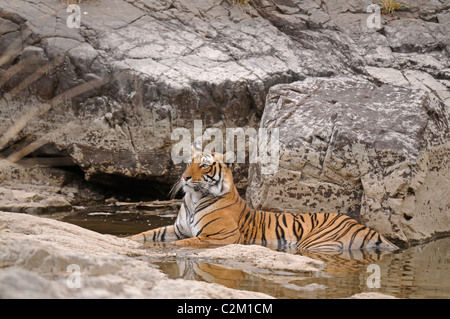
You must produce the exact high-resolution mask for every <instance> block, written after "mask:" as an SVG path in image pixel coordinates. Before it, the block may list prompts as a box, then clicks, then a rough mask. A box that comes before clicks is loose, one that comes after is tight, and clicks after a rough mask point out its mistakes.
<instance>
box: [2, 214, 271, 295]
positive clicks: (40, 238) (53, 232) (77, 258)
mask: <svg viewBox="0 0 450 319" xmlns="http://www.w3.org/2000/svg"><path fill="white" fill-rule="evenodd" d="M0 229H1V233H0V240H1V242H2V245H1V246H0V297H1V298H2V299H4V298H172V299H173V298H270V296H268V295H266V294H263V293H257V292H249V291H240V290H235V289H230V288H226V287H224V286H222V285H218V284H210V283H205V282H194V281H191V280H182V279H178V280H173V279H168V278H167V277H166V276H165V275H164V274H163V273H162V272H161V271H159V270H158V269H156V267H155V266H153V265H152V264H149V263H148V262H145V261H142V260H138V259H136V258H133V257H132V256H147V257H148V256H149V255H151V252H150V251H149V250H148V249H142V248H141V247H140V245H139V244H137V243H135V242H133V241H131V240H128V239H123V238H117V237H115V236H110V235H102V234H98V233H95V232H92V231H89V230H86V229H83V228H80V227H78V226H75V225H71V224H67V223H63V222H59V221H55V220H49V219H45V218H41V217H35V216H30V215H24V214H16V213H5V212H0ZM156 256H157V255H154V258H157V257H156ZM78 275H79V277H78Z"/></svg>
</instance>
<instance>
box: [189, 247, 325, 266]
mask: <svg viewBox="0 0 450 319" xmlns="http://www.w3.org/2000/svg"><path fill="white" fill-rule="evenodd" d="M192 258H195V259H197V258H200V259H214V260H227V261H228V263H227V264H228V265H234V266H236V263H238V264H240V267H239V268H243V266H242V264H248V265H250V266H251V267H253V268H258V269H271V270H273V271H279V270H282V271H291V272H318V271H320V270H322V269H323V268H325V263H323V262H321V261H319V260H315V259H312V258H309V257H306V256H301V255H293V254H289V253H284V252H277V251H274V250H272V249H269V248H267V247H263V246H256V245H237V244H234V245H227V246H223V247H220V248H214V249H208V250H204V251H201V252H199V253H196V254H195V255H191V256H190V259H192ZM230 262H231V264H230ZM244 268H245V267H244ZM247 268H248V266H247Z"/></svg>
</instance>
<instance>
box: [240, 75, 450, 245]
mask: <svg viewBox="0 0 450 319" xmlns="http://www.w3.org/2000/svg"><path fill="white" fill-rule="evenodd" d="M385 74H386V73H385ZM393 74H394V75H395V72H394V73H393ZM261 127H263V128H279V145H280V161H279V169H278V171H277V172H276V173H275V174H273V175H264V174H262V173H261V165H262V164H255V165H254V166H253V167H251V170H250V175H249V188H248V190H247V200H248V202H250V203H251V205H252V206H253V207H254V208H257V209H262V210H269V211H293V212H302V213H303V212H340V213H344V214H348V215H350V216H352V217H354V218H356V219H359V220H360V221H362V222H363V223H365V224H366V225H368V226H370V227H373V228H375V229H376V230H378V231H380V232H381V233H382V234H383V235H385V236H387V237H389V238H391V239H393V240H394V241H396V242H400V243H401V242H403V243H405V242H406V243H413V242H417V241H421V240H426V239H430V238H432V237H433V236H436V235H438V234H439V233H445V232H449V231H450V228H449V225H450V223H449V221H450V212H449V211H448V209H447V207H448V205H449V203H450V202H449V197H448V196H447V195H445V192H446V190H448V189H450V184H449V183H448V181H449V177H450V162H449V160H448V155H449V154H450V153H449V152H450V148H449V147H450V144H449V135H450V131H449V113H448V111H447V110H446V106H445V104H444V103H443V102H442V101H440V100H438V99H437V98H436V97H435V96H433V95H431V94H428V93H427V92H425V91H422V90H420V89H417V88H402V87H396V86H392V85H381V86H379V87H377V86H375V85H374V84H372V83H370V82H368V81H367V80H364V79H362V78H356V77H352V78H350V77H337V78H331V79H324V78H323V79H318V78H307V79H305V80H304V81H302V82H295V83H292V84H284V85H277V86H274V87H273V88H272V89H271V90H270V92H269V94H268V96H267V104H266V108H265V111H264V115H263V117H262V122H261ZM438 185H439V186H438Z"/></svg>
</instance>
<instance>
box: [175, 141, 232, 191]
mask: <svg viewBox="0 0 450 319" xmlns="http://www.w3.org/2000/svg"><path fill="white" fill-rule="evenodd" d="M192 154H193V155H192V158H191V160H190V161H189V163H188V165H187V167H186V170H185V171H184V173H183V175H182V176H181V178H180V179H179V180H178V182H177V183H176V184H175V185H174V187H173V188H172V190H171V195H172V197H174V196H175V194H176V193H177V192H178V191H179V190H180V189H183V191H184V192H185V193H190V192H198V193H201V194H202V195H207V196H213V197H219V196H222V195H224V194H226V193H228V192H229V191H230V190H231V189H232V187H233V185H234V184H233V174H232V170H231V164H228V163H225V162H224V156H223V154H220V153H214V152H212V153H210V152H204V151H201V150H200V151H199V150H197V149H196V148H195V147H194V148H193V152H192Z"/></svg>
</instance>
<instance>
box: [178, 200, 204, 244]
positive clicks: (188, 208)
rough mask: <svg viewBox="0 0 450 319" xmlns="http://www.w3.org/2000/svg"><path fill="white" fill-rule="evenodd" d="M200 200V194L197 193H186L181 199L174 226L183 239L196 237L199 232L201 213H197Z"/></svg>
mask: <svg viewBox="0 0 450 319" xmlns="http://www.w3.org/2000/svg"><path fill="white" fill-rule="evenodd" d="M200 198H201V194H198V193H197V192H192V193H186V195H185V196H184V198H183V204H182V205H181V207H180V211H179V212H178V216H177V220H176V221H175V226H176V229H178V230H179V232H180V233H181V235H182V236H183V237H185V238H191V237H196V236H198V234H199V233H200V232H201V229H202V223H201V220H202V217H203V213H202V212H201V211H200V212H198V211H197V210H198V207H197V204H198V202H199V201H200Z"/></svg>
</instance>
